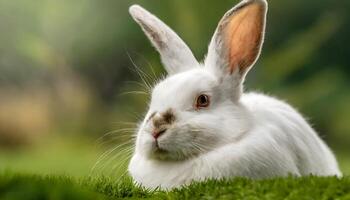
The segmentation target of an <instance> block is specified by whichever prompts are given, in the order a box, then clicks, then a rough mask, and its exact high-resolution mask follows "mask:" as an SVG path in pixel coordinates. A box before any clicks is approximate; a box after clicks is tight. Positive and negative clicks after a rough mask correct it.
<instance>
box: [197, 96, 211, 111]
mask: <svg viewBox="0 0 350 200" xmlns="http://www.w3.org/2000/svg"><path fill="white" fill-rule="evenodd" d="M209 103H210V100H209V96H208V95H206V94H201V95H199V96H198V97H197V101H196V108H206V107H208V106H209Z"/></svg>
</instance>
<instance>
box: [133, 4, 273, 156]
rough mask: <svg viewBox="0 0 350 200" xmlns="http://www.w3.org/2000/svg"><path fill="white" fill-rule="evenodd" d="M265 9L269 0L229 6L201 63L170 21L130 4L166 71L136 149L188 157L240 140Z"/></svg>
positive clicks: (248, 123)
mask: <svg viewBox="0 0 350 200" xmlns="http://www.w3.org/2000/svg"><path fill="white" fill-rule="evenodd" d="M266 12H267V3H266V1H265V0H244V1H242V2H241V3H239V4H238V5H236V6H235V7H234V8H232V9H231V10H229V11H228V12H227V13H226V14H225V15H224V17H223V18H222V19H221V21H220V22H219V25H218V27H217V29H216V31H215V33H214V36H213V38H212V40H211V42H210V45H209V50H208V54H207V56H206V59H205V60H204V62H203V63H199V62H198V61H197V60H196V58H195V57H194V56H193V54H192V52H191V50H190V49H189V47H188V46H187V45H186V44H185V43H184V42H183V41H182V40H181V39H180V37H179V36H178V35H177V34H176V33H175V32H174V31H173V30H171V29H170V28H169V27H168V26H167V25H165V24H164V23H163V22H162V21H160V20H159V19H158V18H157V17H155V16H154V15H152V14H150V13H149V12H148V11H146V10H145V9H143V8H142V7H140V6H138V5H133V6H131V7H130V14H131V15H132V17H133V18H134V20H135V21H136V22H137V23H138V24H139V25H140V26H141V28H142V30H143V31H144V32H145V34H146V35H147V37H148V38H149V39H150V41H151V43H152V44H153V45H154V47H155V48H156V49H157V51H158V52H159V53H160V56H161V60H162V63H163V65H164V67H165V69H166V71H167V72H168V76H167V78H165V79H164V80H162V81H160V82H159V83H158V84H156V86H155V87H154V88H153V91H152V96H151V102H150V105H149V110H148V112H147V114H146V116H145V119H144V120H143V122H142V123H141V124H140V127H139V130H138V133H137V140H136V149H135V151H136V153H139V154H141V155H144V156H146V157H147V158H149V159H156V160H185V159H189V158H191V157H194V156H197V155H199V154H201V153H204V152H208V151H211V150H213V149H215V148H217V147H218V146H221V145H224V144H225V143H228V142H232V141H235V140H239V139H240V138H241V137H242V136H243V134H244V133H245V132H246V131H248V129H249V128H250V126H251V124H252V122H251V120H250V116H251V113H249V112H248V111H247V110H246V109H245V108H244V107H243V106H242V105H241V104H240V96H241V94H242V90H243V89H242V88H243V82H244V78H245V75H246V74H247V72H248V71H249V69H250V68H251V66H253V65H254V63H255V62H256V60H257V58H258V57H259V54H260V51H261V47H262V43H263V39H264V31H265V19H266Z"/></svg>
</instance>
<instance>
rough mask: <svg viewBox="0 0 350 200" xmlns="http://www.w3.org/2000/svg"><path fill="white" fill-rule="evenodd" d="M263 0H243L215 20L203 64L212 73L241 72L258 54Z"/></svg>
mask: <svg viewBox="0 0 350 200" xmlns="http://www.w3.org/2000/svg"><path fill="white" fill-rule="evenodd" d="M266 12H267V2H266V0H244V1H242V2H241V3H239V4H238V5H236V6H235V7H234V8H232V9H231V10H229V11H228V12H227V13H226V14H225V15H224V17H223V18H222V19H221V21H220V22H219V25H218V27H217V29H216V31H215V34H214V36H213V38H212V40H211V43H210V45H209V50H208V55H207V58H206V60H205V65H206V67H208V68H210V69H211V70H213V71H214V73H216V74H219V75H220V76H222V75H226V74H229V75H233V76H238V77H237V78H238V79H239V80H240V81H241V83H242V82H243V79H244V76H245V74H246V73H247V72H248V70H249V69H250V67H251V66H252V65H253V64H254V63H255V62H256V60H257V59H258V57H259V54H260V50H261V47H262V43H263V40H264V32H265V20H266Z"/></svg>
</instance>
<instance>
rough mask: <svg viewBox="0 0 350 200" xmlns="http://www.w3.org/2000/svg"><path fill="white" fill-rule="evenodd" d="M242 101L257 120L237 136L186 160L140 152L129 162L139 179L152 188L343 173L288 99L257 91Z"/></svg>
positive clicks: (250, 115)
mask: <svg viewBox="0 0 350 200" xmlns="http://www.w3.org/2000/svg"><path fill="white" fill-rule="evenodd" d="M240 104H241V105H240V106H242V108H243V109H244V110H245V111H246V112H247V113H249V118H247V119H249V120H250V121H251V122H252V123H251V124H250V127H249V130H248V131H247V132H245V133H244V134H243V135H242V136H240V137H239V138H238V139H232V141H227V143H226V144H224V145H223V146H221V147H218V148H217V149H214V150H212V151H210V152H207V153H205V154H201V155H199V156H198V157H195V158H193V159H189V160H185V161H166V162H164V161H159V160H153V159H148V158H147V157H145V156H143V155H142V154H139V153H138V152H136V153H135V154H134V156H133V157H132V159H131V162H130V165H129V172H130V174H131V175H132V177H133V178H134V180H135V181H136V182H137V183H139V184H141V185H143V186H145V187H147V188H156V187H161V188H173V187H179V186H182V185H186V184H189V183H191V182H192V181H201V180H205V179H210V178H215V179H221V178H228V177H236V176H240V177H249V178H257V179H261V178H269V177H278V176H288V175H290V174H292V175H297V176H302V175H310V174H313V175H322V176H329V175H338V176H340V175H341V172H340V171H339V169H338V166H337V162H336V160H335V158H334V156H333V154H332V152H331V151H330V149H329V148H328V147H327V146H326V145H325V143H324V142H323V141H322V140H321V139H320V138H319V137H318V136H317V134H316V133H315V131H314V130H313V129H312V128H311V127H310V126H309V125H308V123H307V122H306V121H305V120H304V119H303V117H302V116H301V115H300V114H299V113H298V112H297V111H295V110H294V109H293V108H292V107H290V106H289V105H288V104H286V103H284V102H282V101H279V100H277V99H275V98H272V97H269V96H265V95H262V94H258V93H247V94H244V95H243V96H242V98H241V102H240ZM228 126H230V125H228ZM227 128H228V129H230V128H231V129H235V127H227ZM227 134H230V132H227Z"/></svg>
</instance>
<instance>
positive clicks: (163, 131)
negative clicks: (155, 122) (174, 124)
mask: <svg viewBox="0 0 350 200" xmlns="http://www.w3.org/2000/svg"><path fill="white" fill-rule="evenodd" d="M166 130H167V129H166V128H165V129H155V130H154V131H153V132H152V136H153V138H154V139H158V137H159V136H161V135H162V134H163V133H165V131H166Z"/></svg>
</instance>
